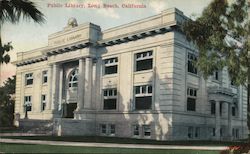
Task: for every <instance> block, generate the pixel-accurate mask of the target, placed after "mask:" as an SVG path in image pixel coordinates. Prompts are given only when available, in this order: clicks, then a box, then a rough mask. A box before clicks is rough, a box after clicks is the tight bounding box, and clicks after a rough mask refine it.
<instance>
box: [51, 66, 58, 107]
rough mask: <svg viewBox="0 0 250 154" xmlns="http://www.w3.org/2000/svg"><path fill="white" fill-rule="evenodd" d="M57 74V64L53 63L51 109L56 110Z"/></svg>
mask: <svg viewBox="0 0 250 154" xmlns="http://www.w3.org/2000/svg"><path fill="white" fill-rule="evenodd" d="M59 76H60V69H59V65H58V64H53V73H52V106H51V109H52V110H53V111H57V110H58V96H59V95H58V94H59V80H60V79H59Z"/></svg>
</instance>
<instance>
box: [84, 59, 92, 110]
mask: <svg viewBox="0 0 250 154" xmlns="http://www.w3.org/2000/svg"><path fill="white" fill-rule="evenodd" d="M92 65H93V61H92V58H90V57H87V58H85V82H84V84H85V85H84V109H91V90H92V67H93V66H92Z"/></svg>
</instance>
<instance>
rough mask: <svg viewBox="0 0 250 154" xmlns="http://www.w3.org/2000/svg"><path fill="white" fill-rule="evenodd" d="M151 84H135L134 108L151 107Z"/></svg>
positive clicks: (143, 108)
mask: <svg viewBox="0 0 250 154" xmlns="http://www.w3.org/2000/svg"><path fill="white" fill-rule="evenodd" d="M151 106H152V85H142V86H135V109H136V110H145V109H151Z"/></svg>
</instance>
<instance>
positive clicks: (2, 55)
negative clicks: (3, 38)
mask: <svg viewBox="0 0 250 154" xmlns="http://www.w3.org/2000/svg"><path fill="white" fill-rule="evenodd" d="M12 49H13V47H12V45H11V43H10V42H9V43H7V44H4V45H3V46H2V44H0V63H6V64H7V63H9V62H10V56H9V54H8V52H9V51H10V50H12Z"/></svg>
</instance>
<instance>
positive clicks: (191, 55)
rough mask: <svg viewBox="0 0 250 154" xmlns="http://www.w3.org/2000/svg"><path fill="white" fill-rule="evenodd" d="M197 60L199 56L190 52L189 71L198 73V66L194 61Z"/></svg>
mask: <svg viewBox="0 0 250 154" xmlns="http://www.w3.org/2000/svg"><path fill="white" fill-rule="evenodd" d="M196 61H197V56H196V55H195V54H193V53H188V72H190V73H193V74H197V68H196V66H195V64H194V62H196Z"/></svg>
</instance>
